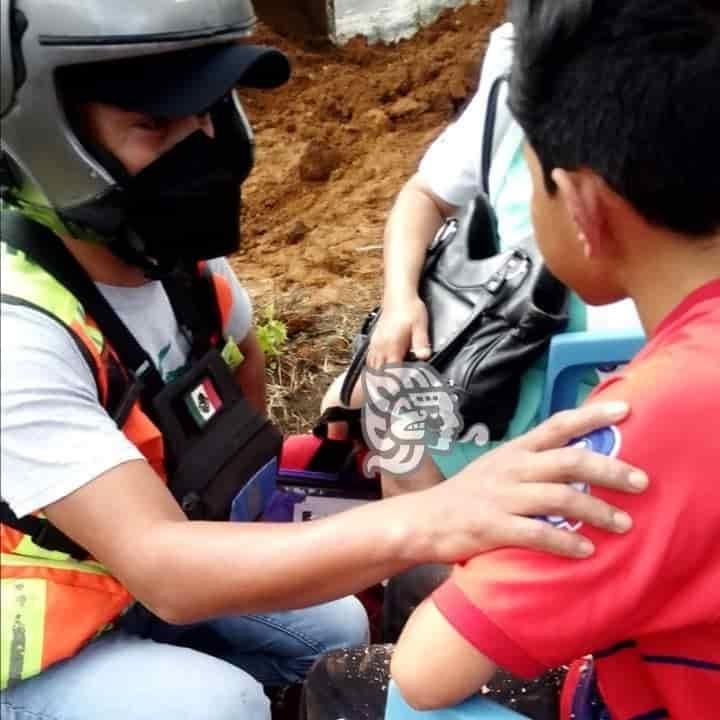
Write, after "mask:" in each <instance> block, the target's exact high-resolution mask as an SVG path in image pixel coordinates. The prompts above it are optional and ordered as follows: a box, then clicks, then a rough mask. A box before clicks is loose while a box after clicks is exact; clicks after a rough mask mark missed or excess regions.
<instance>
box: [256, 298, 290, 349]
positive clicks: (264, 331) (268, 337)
mask: <svg viewBox="0 0 720 720" xmlns="http://www.w3.org/2000/svg"><path fill="white" fill-rule="evenodd" d="M257 338H258V342H259V343H260V347H261V348H262V351H263V352H264V353H265V357H266V358H268V359H272V358H276V357H279V356H280V355H282V352H283V349H284V347H285V343H286V342H287V326H286V325H285V323H284V322H283V321H282V320H277V319H276V318H275V308H274V307H273V306H272V305H269V306H268V307H266V308H265V310H263V312H262V314H261V319H260V322H258V324H257Z"/></svg>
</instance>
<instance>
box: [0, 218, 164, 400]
mask: <svg viewBox="0 0 720 720" xmlns="http://www.w3.org/2000/svg"><path fill="white" fill-rule="evenodd" d="M2 237H3V240H4V241H5V242H6V243H7V244H8V245H10V246H11V247H13V248H15V249H16V250H20V251H21V252H23V253H25V254H26V255H27V256H28V257H29V258H30V259H32V260H33V261H34V262H36V263H37V264H38V265H39V266H40V267H42V268H43V269H44V270H45V271H46V272H48V273H49V274H50V275H52V276H53V277H54V278H55V279H56V280H57V281H58V282H59V283H60V284H61V285H63V287H65V288H66V289H67V290H68V291H70V292H71V293H72V294H73V295H74V296H75V297H76V298H77V299H78V301H79V302H80V303H81V304H82V306H83V308H84V309H85V311H86V312H87V314H88V315H89V316H90V317H92V319H93V320H94V321H95V323H96V324H97V325H98V327H100V328H101V329H102V333H103V335H104V336H105V337H107V339H108V340H109V342H110V344H111V346H112V347H113V349H114V351H115V352H116V353H117V355H118V357H119V359H120V362H121V363H122V365H123V367H124V368H126V369H127V371H128V373H129V374H130V376H131V378H132V380H133V384H136V383H137V384H139V386H140V393H139V394H140V396H141V397H142V398H143V399H144V400H150V399H151V398H152V397H154V396H155V395H157V393H159V392H160V391H161V390H162V388H163V387H164V383H163V380H162V378H161V377H160V373H159V372H158V371H157V370H156V368H155V366H154V365H153V362H152V360H151V359H150V358H149V357H148V355H147V353H146V352H145V351H144V350H143V349H142V348H141V347H140V345H139V343H138V342H137V340H136V339H135V338H134V337H133V335H132V333H131V332H130V331H129V330H128V329H127V327H126V326H125V323H123V321H122V320H121V319H120V318H119V317H118V315H117V313H116V312H115V311H114V310H113V308H112V307H111V305H110V303H109V302H108V301H107V300H106V299H105V297H104V296H103V295H102V293H101V292H100V291H99V290H98V289H97V287H96V286H95V283H94V282H93V281H92V279H91V278H90V276H89V275H88V274H87V272H86V271H85V269H84V268H83V267H82V265H80V263H79V262H78V261H77V260H76V259H75V257H74V256H73V255H72V253H71V252H70V251H69V250H68V249H67V248H66V247H65V244H64V243H63V242H62V241H61V240H60V238H58V237H57V236H56V235H55V234H54V233H53V232H52V231H51V230H49V229H48V228H46V227H45V226H43V225H40V224H38V223H35V222H32V221H30V220H27V219H26V218H24V217H23V216H22V215H19V214H18V213H15V212H4V213H3V214H2ZM144 405H145V406H146V407H147V408H149V407H150V403H149V402H145V403H144Z"/></svg>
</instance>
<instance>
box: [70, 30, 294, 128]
mask: <svg viewBox="0 0 720 720" xmlns="http://www.w3.org/2000/svg"><path fill="white" fill-rule="evenodd" d="M289 78H290V62H289V60H288V58H287V56H286V55H285V54H284V53H282V52H281V51H280V50H277V49H275V48H271V47H263V46H260V45H242V44H239V43H229V44H222V45H206V46H203V47H199V48H191V49H188V50H182V51H177V52H171V53H163V54H161V55H147V56H142V57H138V58H132V59H130V60H118V61H113V62H104V63H102V62H101V63H92V64H87V65H75V66H70V67H67V68H64V69H63V70H62V71H61V75H60V81H61V83H62V84H63V90H64V91H65V92H67V93H68V94H69V96H70V97H71V98H72V99H73V100H75V101H79V102H102V103H107V104H108V105H116V106H117V107H121V108H123V109H125V110H132V111H134V112H143V113H148V114H149V115H159V116H167V117H182V116H185V115H194V114H197V113H201V112H205V111H206V110H208V109H209V108H210V107H211V106H212V105H214V104H215V103H216V102H217V101H218V100H219V99H220V98H222V97H224V96H225V95H227V94H228V93H229V92H230V91H231V90H232V89H233V88H234V87H235V86H244V87H253V88H267V89H269V88H275V87H279V86H280V85H283V84H284V83H286V82H287V81H288V79H289Z"/></svg>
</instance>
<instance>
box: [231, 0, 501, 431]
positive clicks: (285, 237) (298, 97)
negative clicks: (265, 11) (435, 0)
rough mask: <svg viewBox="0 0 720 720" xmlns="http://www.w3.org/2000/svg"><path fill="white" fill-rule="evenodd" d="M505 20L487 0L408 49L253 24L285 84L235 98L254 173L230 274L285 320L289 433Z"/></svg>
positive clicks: (370, 288)
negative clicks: (428, 151) (413, 180)
mask: <svg viewBox="0 0 720 720" xmlns="http://www.w3.org/2000/svg"><path fill="white" fill-rule="evenodd" d="M503 14H504V3H502V2H492V1H490V0H488V1H485V2H480V3H478V4H475V5H470V6H466V7H464V8H461V9H459V10H457V11H448V12H446V13H444V14H443V15H442V16H441V17H440V18H439V19H438V21H437V22H436V23H435V24H433V25H432V26H430V27H428V28H426V29H424V30H422V31H421V32H420V33H418V35H416V36H415V37H414V38H412V39H411V40H406V41H401V42H399V43H397V44H393V45H373V46H368V44H367V43H366V42H365V40H363V39H362V38H356V39H354V40H352V41H351V42H350V43H349V44H348V45H346V46H344V47H342V48H337V47H334V46H332V45H330V44H329V43H328V42H327V41H326V40H325V39H324V38H317V37H307V36H306V37H305V38H304V39H299V38H298V37H296V36H294V34H293V33H288V32H287V30H286V33H285V34H284V35H280V34H278V33H277V32H274V31H273V30H272V29H270V28H269V27H263V28H261V31H260V41H261V42H263V43H266V44H270V45H275V46H278V47H280V48H282V49H283V50H285V51H286V52H287V53H288V55H289V56H290V58H291V60H292V63H293V78H292V80H291V81H290V83H288V85H286V86H285V87H283V88H280V89H278V90H275V91H272V92H255V91H253V92H243V98H244V104H245V107H246V110H247V112H248V114H249V116H250V119H251V121H252V123H253V126H254V128H255V130H256V135H257V164H256V169H255V171H254V172H253V174H252V176H251V177H250V179H249V180H248V182H247V183H246V184H245V186H244V204H245V210H244V212H243V236H244V242H243V248H242V250H241V252H240V253H239V254H238V255H237V256H236V257H235V258H234V259H233V265H234V267H235V269H236V271H237V273H238V275H239V277H240V278H241V280H242V281H243V282H244V283H245V284H246V286H247V287H248V288H249V290H250V292H251V294H252V295H253V296H254V298H255V301H256V304H257V306H258V307H261V308H262V307H263V306H268V305H272V306H273V308H274V313H275V316H276V317H278V318H279V319H281V320H284V321H285V322H286V323H288V326H289V331H290V346H289V349H288V351H287V353H286V357H285V358H284V359H283V360H282V362H281V366H282V367H281V368H280V372H285V373H286V375H287V373H291V374H292V375H293V379H292V381H291V382H288V380H289V379H288V377H277V376H276V378H275V380H276V386H275V388H274V392H273V396H272V398H271V400H272V401H273V404H274V412H275V414H276V416H277V417H278V419H279V420H280V421H281V422H282V423H283V424H284V425H285V426H286V427H287V428H288V429H290V430H297V429H306V428H307V419H308V418H310V417H313V416H314V415H315V414H316V412H317V403H318V397H319V395H320V394H321V393H322V390H323V389H324V387H325V386H326V385H327V382H328V380H329V378H330V377H331V376H333V375H335V374H336V373H337V372H338V371H339V370H340V368H341V367H342V365H343V364H344V362H345V357H346V355H345V353H346V351H347V346H348V345H347V338H348V336H349V335H350V334H351V332H352V330H353V329H354V327H355V324H356V322H357V320H358V318H359V317H360V316H361V315H362V314H363V313H364V312H366V311H367V309H368V308H369V307H370V306H371V305H373V304H374V303H376V302H377V299H378V297H379V293H380V285H381V256H382V252H381V243H382V230H383V226H384V223H385V219H386V216H387V212H388V210H389V207H390V205H391V203H392V200H393V198H394V197H395V195H396V194H397V192H398V190H399V189H400V187H401V186H402V184H403V183H404V181H405V180H406V179H407V178H408V177H409V176H410V175H411V174H412V172H413V171H414V169H415V168H416V166H417V162H418V160H419V158H420V157H421V155H422V153H423V151H424V149H425V148H426V147H427V145H428V144H429V143H430V141H431V140H432V139H433V138H434V137H435V136H436V135H437V133H438V132H439V131H440V130H441V129H442V127H444V126H445V124H446V123H447V122H448V121H449V120H450V119H451V118H452V117H453V116H454V115H455V114H456V113H457V112H458V110H459V109H460V108H461V107H462V106H463V105H464V103H465V102H466V100H467V99H468V97H469V95H470V94H471V93H472V91H473V90H474V89H475V86H476V83H477V78H478V75H479V67H480V61H481V58H482V55H483V52H484V48H485V46H486V43H487V38H488V34H489V31H490V30H491V29H492V28H493V27H495V26H497V25H498V24H499V23H500V22H501V20H502V17H503ZM283 367H284V370H283ZM288 385H289V387H288Z"/></svg>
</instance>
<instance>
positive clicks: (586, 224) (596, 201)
mask: <svg viewBox="0 0 720 720" xmlns="http://www.w3.org/2000/svg"><path fill="white" fill-rule="evenodd" d="M552 179H553V180H554V181H555V184H556V185H557V187H558V192H559V194H560V197H561V199H562V201H563V203H565V207H567V210H568V214H569V215H570V217H571V218H572V221H573V223H574V225H575V229H576V232H577V242H578V243H580V244H581V245H582V251H583V254H584V255H585V257H588V258H590V257H594V256H596V255H598V254H599V253H600V254H602V253H605V252H607V251H608V249H609V245H610V241H611V239H610V237H609V233H608V222H607V214H606V205H605V203H604V201H603V192H602V187H601V184H600V183H598V181H597V178H596V177H595V175H593V174H592V173H589V172H585V171H582V170H581V171H577V172H575V171H572V172H570V171H568V170H562V169H560V168H556V169H555V170H553V172H552Z"/></svg>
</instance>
